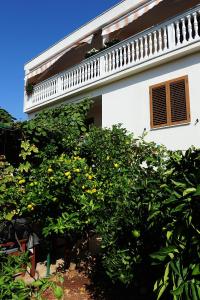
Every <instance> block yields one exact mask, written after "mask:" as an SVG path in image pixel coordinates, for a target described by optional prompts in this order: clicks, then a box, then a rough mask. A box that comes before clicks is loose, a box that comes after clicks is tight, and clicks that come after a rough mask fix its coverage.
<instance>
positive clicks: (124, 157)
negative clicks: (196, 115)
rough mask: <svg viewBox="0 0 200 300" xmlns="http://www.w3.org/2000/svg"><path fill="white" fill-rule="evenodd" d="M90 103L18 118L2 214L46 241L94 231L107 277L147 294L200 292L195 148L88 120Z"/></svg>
mask: <svg viewBox="0 0 200 300" xmlns="http://www.w3.org/2000/svg"><path fill="white" fill-rule="evenodd" d="M89 107H90V101H89V100H86V101H85V102H82V103H80V104H76V105H72V104H71V105H66V106H60V107H57V108H54V109H50V110H46V111H44V112H42V113H41V114H39V115H38V116H36V118H35V119H33V120H30V121H27V122H24V123H22V124H21V127H20V128H21V133H22V136H23V141H22V142H21V150H20V153H19V155H18V156H19V159H20V163H19V164H18V165H17V166H13V165H11V164H9V163H5V164H4V166H3V167H2V168H1V169H0V178H1V181H0V219H1V220H11V219H13V218H16V217H18V216H23V217H24V216H25V217H30V218H32V220H37V222H38V223H39V224H40V226H41V228H42V234H43V236H44V237H45V238H46V239H48V240H50V239H51V237H52V236H55V235H63V236H66V237H68V238H69V239H70V240H71V241H76V240H77V239H78V238H79V237H80V236H83V235H84V234H85V233H89V232H94V233H95V234H97V235H99V236H100V237H101V238H102V244H101V248H102V250H101V253H100V258H101V263H102V266H103V268H104V271H105V273H106V274H107V276H109V278H110V279H111V280H112V281H113V282H115V283H119V282H120V283H122V284H123V285H124V286H133V287H134V288H135V290H136V291H137V295H138V297H144V298H145V297H146V298H145V299H147V296H148V299H151V297H152V299H160V298H161V299H167V300H169V299H173V300H183V299H194V300H196V299H200V249H199V247H200V238H199V236H200V220H199V216H200V204H199V200H200V177H199V167H200V152H199V150H195V149H189V150H188V151H187V152H186V153H182V152H169V151H167V150H166V149H165V148H164V147H163V146H159V145H156V144H155V143H152V142H151V143H148V142H146V141H145V136H143V137H140V138H135V137H134V136H132V135H131V134H128V133H127V131H126V130H125V129H123V128H121V127H120V126H113V128H112V129H101V128H95V127H93V128H91V129H88V127H87V120H86V118H87V112H88V109H89ZM154 284H155V285H154ZM153 285H154V287H153ZM153 289H154V296H153ZM140 299H141V298H140Z"/></svg>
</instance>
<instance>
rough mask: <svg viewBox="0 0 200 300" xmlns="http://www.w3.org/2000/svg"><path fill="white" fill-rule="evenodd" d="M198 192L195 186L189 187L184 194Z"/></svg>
mask: <svg viewBox="0 0 200 300" xmlns="http://www.w3.org/2000/svg"><path fill="white" fill-rule="evenodd" d="M194 192H196V189H195V188H188V189H186V190H185V191H184V192H183V196H186V195H188V194H191V193H194Z"/></svg>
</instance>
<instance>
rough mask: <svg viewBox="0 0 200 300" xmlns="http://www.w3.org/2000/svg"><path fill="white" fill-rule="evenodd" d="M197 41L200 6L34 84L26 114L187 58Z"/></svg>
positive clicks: (26, 99) (197, 47)
mask: <svg viewBox="0 0 200 300" xmlns="http://www.w3.org/2000/svg"><path fill="white" fill-rule="evenodd" d="M198 42H200V5H198V6H196V7H195V8H194V9H192V10H189V11H187V12H185V13H183V14H181V15H178V16H176V17H175V18H173V19H171V20H168V21H167V22H165V23H162V24H159V25H157V26H153V27H152V28H150V29H148V30H145V31H143V32H141V33H140V34H138V35H135V36H132V37H131V38H129V39H127V40H125V41H122V42H120V43H118V44H116V45H114V46H112V47H110V48H108V49H106V50H104V51H102V52H99V53H98V54H96V55H94V56H92V57H90V58H88V59H86V60H84V61H83V62H82V63H80V64H78V65H76V66H74V67H73V68H70V69H68V70H66V71H64V72H62V73H59V74H57V75H56V76H53V77H51V78H49V79H47V80H45V81H43V82H41V83H39V84H37V85H35V86H34V89H33V92H32V94H31V95H29V96H25V103H24V111H25V112H28V113H29V112H32V111H34V110H37V109H39V108H40V107H43V106H47V105H48V104H49V103H52V102H53V103H56V101H58V100H62V99H67V98H68V97H73V96H74V95H76V94H78V93H82V92H83V93H84V92H86V91H88V90H90V89H95V88H96V87H97V86H100V85H103V84H107V83H109V82H111V81H114V80H116V79H119V78H122V77H126V76H128V75H129V74H131V73H133V72H134V70H139V69H140V70H141V69H142V68H143V69H144V68H145V67H146V68H148V66H149V67H150V66H152V65H153V64H154V65H155V63H159V61H160V63H162V62H164V59H165V60H166V59H169V57H173V59H174V58H175V56H177V55H179V57H180V56H183V55H186V53H187V51H188V49H189V50H190V51H196V50H197V49H199V44H200V43H198ZM191 49H192V50H191ZM195 49H196V50H195ZM177 57H178V56H177ZM171 59H172V58H171ZM135 72H136V71H135Z"/></svg>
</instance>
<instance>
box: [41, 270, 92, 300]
mask: <svg viewBox="0 0 200 300" xmlns="http://www.w3.org/2000/svg"><path fill="white" fill-rule="evenodd" d="M63 276H64V282H63V284H62V287H63V289H64V297H63V300H93V299H94V298H93V296H92V294H91V293H90V292H89V290H88V287H89V285H90V280H89V278H88V277H87V276H86V275H85V273H84V272H78V271H68V272H66V273H65V274H63ZM44 298H45V299H47V300H55V297H54V296H53V293H52V291H50V290H47V291H46V292H45V293H44Z"/></svg>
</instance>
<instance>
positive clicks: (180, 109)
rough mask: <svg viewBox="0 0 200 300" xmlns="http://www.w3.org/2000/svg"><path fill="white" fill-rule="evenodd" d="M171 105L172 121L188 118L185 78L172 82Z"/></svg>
mask: <svg viewBox="0 0 200 300" xmlns="http://www.w3.org/2000/svg"><path fill="white" fill-rule="evenodd" d="M170 106H171V122H172V123H177V122H178V123H179V122H182V121H187V120H188V114H187V95H186V80H185V79H181V80H178V81H175V82H171V83H170Z"/></svg>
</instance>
